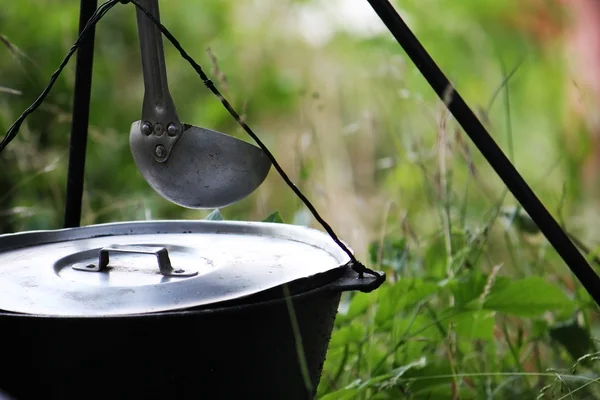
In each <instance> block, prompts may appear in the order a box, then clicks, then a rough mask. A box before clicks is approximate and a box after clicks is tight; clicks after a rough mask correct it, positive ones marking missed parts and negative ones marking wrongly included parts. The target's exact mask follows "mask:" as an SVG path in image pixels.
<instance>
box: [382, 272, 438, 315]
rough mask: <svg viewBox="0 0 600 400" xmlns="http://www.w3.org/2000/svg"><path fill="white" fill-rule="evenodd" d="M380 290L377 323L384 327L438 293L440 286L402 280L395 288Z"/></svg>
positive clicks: (385, 287) (427, 282)
mask: <svg viewBox="0 0 600 400" xmlns="http://www.w3.org/2000/svg"><path fill="white" fill-rule="evenodd" d="M382 289H383V290H382ZM378 290H379V291H380V293H379V294H378V305H377V314H376V315H375V322H376V323H377V324H378V325H379V326H382V325H384V324H386V323H391V322H392V321H393V319H394V316H395V315H396V314H397V313H398V312H400V311H402V310H404V309H405V308H407V307H410V306H413V305H415V304H416V303H418V302H420V301H421V300H424V299H426V298H427V297H429V296H431V295H433V294H435V293H437V292H438V291H439V290H440V286H439V285H438V284H437V283H436V282H429V281H424V280H422V279H402V280H400V281H398V282H396V283H395V284H394V285H393V286H384V287H383V288H379V289H378Z"/></svg>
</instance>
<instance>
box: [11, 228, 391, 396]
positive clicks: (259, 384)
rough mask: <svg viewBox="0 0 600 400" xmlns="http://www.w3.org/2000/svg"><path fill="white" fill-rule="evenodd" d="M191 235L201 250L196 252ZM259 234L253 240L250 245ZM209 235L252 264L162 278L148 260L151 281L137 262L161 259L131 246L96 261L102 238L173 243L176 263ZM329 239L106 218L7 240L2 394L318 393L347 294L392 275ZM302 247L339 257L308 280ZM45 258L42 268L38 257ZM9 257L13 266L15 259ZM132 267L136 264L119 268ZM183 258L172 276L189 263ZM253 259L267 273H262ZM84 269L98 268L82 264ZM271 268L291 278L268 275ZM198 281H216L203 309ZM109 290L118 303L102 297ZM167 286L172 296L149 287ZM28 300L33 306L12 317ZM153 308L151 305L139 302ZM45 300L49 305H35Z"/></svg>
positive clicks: (194, 267)
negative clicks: (371, 268) (362, 267)
mask: <svg viewBox="0 0 600 400" xmlns="http://www.w3.org/2000/svg"><path fill="white" fill-rule="evenodd" d="M183 232H186V233H185V234H184V233H183ZM184 235H189V236H187V237H189V238H190V240H188V242H193V241H195V242H196V243H197V244H198V247H199V249H196V248H194V249H192V250H190V249H189V248H188V247H186V246H187V243H184V242H182V241H183V239H182V238H183V236H184ZM215 235H223V236H221V239H222V241H221V242H219V241H218V240H216V241H215V240H213V239H214V238H215V237H216V236H215ZM144 236H145V238H144ZM249 237H250V238H251V240H249V242H252V243H244V242H245V241H246V242H248V240H247V239H248V238H249ZM125 239H127V240H125ZM144 239H145V240H144ZM192 239H193V240H192ZM207 240H208V242H213V243H212V246H213V249H212V250H213V253H212V254H213V255H217V254H218V248H219V246H226V243H227V242H228V241H229V242H231V244H232V247H231V249H230V253H232V254H233V255H232V254H230V255H229V256H230V257H233V258H236V259H237V258H239V257H243V258H244V259H246V260H250V261H248V263H249V264H244V265H237V268H236V269H233V266H232V265H231V260H228V261H227V260H226V261H224V263H223V265H222V266H219V265H215V264H218V263H217V262H216V260H215V259H211V254H206V253H205V256H204V260H206V261H207V262H206V263H205V265H208V266H210V268H212V269H211V270H210V271H208V272H207V271H205V270H202V266H199V265H198V264H197V263H196V264H194V263H184V264H185V268H184V269H185V273H190V274H189V275H191V276H187V277H180V278H179V277H173V278H168V279H165V278H166V276H165V275H164V273H162V272H164V271H162V272H161V273H162V275H161V273H156V271H152V270H151V269H152V268H151V267H149V268H147V269H146V270H144V271H143V274H146V275H145V276H144V277H142V275H141V274H139V271H140V270H141V269H143V268H142V267H141V266H140V265H141V264H144V265H150V264H152V263H154V264H156V261H155V260H153V259H152V258H151V257H147V256H142V257H139V255H134V257H133V258H132V255H131V254H124V256H125V257H124V258H121V259H119V258H117V257H115V256H114V255H112V258H111V260H108V252H107V251H104V252H102V251H100V253H101V254H104V257H105V258H106V260H105V261H104V262H106V263H107V264H108V266H106V265H104V266H101V268H97V267H98V265H92V266H91V267H88V266H87V265H89V264H93V263H88V261H89V260H88V259H90V258H91V257H93V255H94V254H96V255H97V254H98V248H97V247H98V246H104V243H106V242H109V243H114V242H115V241H119V242H120V243H123V242H128V243H131V242H133V243H136V249H137V250H139V246H142V245H143V246H148V245H149V243H150V244H151V245H153V246H155V247H156V246H159V247H160V246H163V248H165V249H167V250H168V249H170V250H171V253H170V255H171V259H169V262H170V261H173V262H174V264H175V261H176V259H177V257H176V256H177V254H179V255H181V254H184V256H185V257H187V258H188V259H197V258H198V255H197V254H196V253H194V252H195V251H199V252H200V253H203V252H204V251H206V252H208V249H209V247H207V246H210V245H211V244H210V243H209V244H206V241H207ZM270 241H273V248H272V250H270V252H271V253H272V254H273V257H271V258H270V260H267V259H264V260H263V261H264V262H261V258H268V257H265V254H266V253H265V251H269V250H264V251H263V252H262V253H261V251H260V250H261V249H260V247H261V246H260V245H257V244H259V243H267V244H268V243H269V242H270ZM140 242H143V244H142V245H140V244H139V243H140ZM174 242H176V243H178V245H177V246H174V245H172V243H174ZM236 242H238V246H237V247H236V246H235V245H234V244H235V243H236ZM18 243H20V244H19V245H17V244H18ZM42 243H43V244H42ZM202 243H204V244H202ZM331 243H332V242H329V241H328V238H327V237H326V236H325V235H324V234H322V233H320V232H317V231H313V230H311V229H308V228H303V227H297V226H290V225H283V224H263V223H230V222H227V223H223V222H219V223H216V222H206V221H200V222H198V221H167V222H142V223H122V224H105V225H96V226H93V227H85V228H74V229H67V230H60V231H47V232H42V233H40V232H29V233H23V234H17V235H4V236H0V282H3V283H0V309H4V310H8V309H10V311H4V312H0V329H1V332H2V333H1V337H2V344H3V349H2V352H1V354H2V356H1V360H2V361H1V363H0V365H1V367H0V389H2V390H4V391H6V392H7V393H8V394H9V395H10V396H12V397H13V399H14V400H26V399H246V398H248V399H255V398H256V399H312V398H313V397H314V395H315V392H316V388H317V385H318V383H319V380H320V377H321V372H322V368H323V363H324V361H325V356H326V352H327V347H328V344H329V340H330V336H331V332H332V329H333V323H334V320H335V316H336V313H337V308H338V305H339V302H340V295H341V293H342V292H344V291H348V290H361V291H365V292H368V291H371V290H374V289H376V288H377V287H378V286H379V285H380V284H381V283H382V281H383V279H384V276H383V275H381V278H380V279H377V278H375V277H370V276H365V277H363V278H359V277H358V276H357V274H356V273H355V272H354V271H353V270H352V269H351V268H349V267H347V266H343V265H344V260H345V259H344V255H343V254H342V253H341V252H339V251H338V250H337V247H336V246H335V245H332V244H331ZM121 246H123V245H121ZM125 246H128V245H127V244H126V245H125ZM203 246H205V247H204V248H202V247H203ZM286 246H287V247H288V248H287V249H284V248H285V247H286ZM294 246H295V247H296V250H293V248H294ZM298 246H299V247H300V248H298ZM108 247H110V246H108ZM248 248H254V249H255V250H256V251H257V253H256V256H257V258H258V261H257V262H255V263H254V264H253V265H250V264H252V263H251V261H252V257H250V256H249V255H248V254H244V251H245V250H244V249H248ZM3 249H6V250H3ZM73 249H77V250H78V251H75V252H73ZM111 249H112V250H114V249H113V248H111ZM281 249H283V250H281ZM101 250H106V247H101ZM120 250H123V248H121V249H120ZM298 250H299V251H300V254H304V255H305V256H306V260H307V262H310V261H311V259H314V258H315V257H316V256H315V254H317V253H318V254H321V253H323V254H321V255H324V256H323V257H321V258H322V259H321V261H323V260H326V259H327V258H330V262H329V265H326V264H327V263H326V262H323V264H324V265H322V266H321V267H320V268H314V266H313V268H309V267H310V265H308V264H307V265H306V270H307V272H308V275H306V273H305V274H304V275H305V276H303V275H302V273H301V270H300V269H299V268H296V267H294V266H293V265H291V264H293V262H292V261H290V260H291V259H289V260H287V261H289V264H290V265H286V263H287V261H286V260H285V258H286V255H285V254H284V253H286V252H291V253H294V252H297V251H298ZM44 251H46V252H47V253H45V254H44ZM186 251H187V253H186ZM56 252H58V253H59V254H57V255H56V256H54V257H53V256H52V254H53V253H56ZM311 252H312V253H311ZM313 253H314V254H313ZM236 254H237V255H236ZM252 254H254V253H252ZM289 255H290V256H293V255H294V254H289ZM28 257H29V258H28ZM102 257H103V256H102V255H101V256H100V259H99V261H98V262H99V264H102V263H103V261H102ZM185 257H184V258H185ZM42 258H45V259H46V260H47V262H46V263H45V265H35V262H36V261H39V260H40V259H42ZM157 258H158V259H159V260H160V258H161V256H160V255H159V256H157ZM184 258H181V257H180V259H181V260H183V259H184ZM217 258H218V257H217ZM316 258H318V257H316ZM10 260H12V261H13V262H12V263H11V265H13V267H9V265H8V264H5V261H6V262H8V261H10ZM272 260H279V261H281V262H279V261H278V262H277V263H273V262H272ZM296 262H297V264H298V265H301V264H302V260H299V262H298V260H297V261H296ZM86 263H88V264H86ZM211 263H212V264H211ZM14 264H18V266H17V267H14ZM42 264H43V263H42ZM111 264H112V267H111V266H110V265H111ZM134 264H135V268H134V270H135V271H133V272H132V271H131V270H129V271H126V268H125V267H123V265H126V266H129V265H134ZM181 264H182V263H180V264H179V266H175V265H173V268H172V271H174V272H177V271H178V270H181V269H178V268H179V267H180V266H181ZM256 265H262V266H263V271H262V272H258V271H254V270H255V269H259V268H257V267H256ZM340 265H342V266H341V267H340ZM82 266H83V267H82ZM250 266H252V268H250V269H249V267H250ZM49 267H50V269H52V271H53V274H54V276H55V278H54V282H52V279H51V278H50V275H49V274H48V271H45V272H46V274H44V273H43V272H42V270H43V269H44V268H46V269H48V268H49ZM86 267H87V268H89V269H94V268H93V267H96V269H98V271H90V272H87V271H83V270H82V269H84V268H86ZM288 267H289V268H288ZM244 268H246V269H245V270H244ZM23 269H25V270H26V271H22V270H23ZM163 269H164V270H166V267H165V266H164V265H162V266H161V270H163ZM228 269H232V271H233V273H234V274H239V275H237V277H238V280H239V282H236V281H235V279H233V278H232V279H230V280H227V279H226V280H225V282H224V283H222V286H218V285H216V283H215V282H216V281H218V280H219V277H221V278H223V277H225V278H227V277H228V276H236V275H228V272H229V271H228ZM275 269H282V270H284V273H280V275H279V277H278V278H269V279H267V278H265V277H270V276H272V275H273V273H274V271H275ZM27 270H28V271H27ZM248 271H253V272H252V273H249V272H248ZM194 272H198V273H197V274H196V275H192V274H193V273H194ZM119 274H120V275H119ZM127 274H129V275H131V276H133V275H132V274H137V276H138V278H136V279H137V281H136V282H135V284H129V285H126V284H125V283H126V279H123V277H124V276H126V275H127ZM38 277H39V279H37V278H38ZM118 277H121V280H119V278H118ZM259 278H260V279H259ZM144 279H145V281H144ZM177 279H180V280H177ZM48 280H49V281H50V282H48ZM113 281H114V282H113ZM186 281H187V282H186ZM7 282H8V283H7ZM99 282H101V283H99ZM107 282H108V283H107ZM156 282H158V283H156ZM240 282H245V285H246V286H245V287H244V284H240ZM61 285H62V286H61ZM69 285H70V286H69ZM111 285H112V286H111ZM136 285H137V286H136ZM169 285H171V286H172V287H170V286H169ZM178 286H179V287H178ZM193 288H196V289H198V288H201V289H202V288H207V290H206V291H204V293H200V294H198V295H197V296H196V298H195V299H194V298H193V296H192V297H190V298H191V300H194V301H195V302H196V303H198V304H197V305H194V306H189V300H190V298H186V293H187V292H190V290H191V289H193ZM241 288H244V289H241ZM145 289H149V290H148V291H144V290H145ZM17 290H20V292H17ZM102 291H104V292H105V293H106V296H108V297H111V296H112V298H104V299H102V298H98V295H99V294H100V293H101V292H102ZM211 291H212V292H211ZM38 292H39V293H38ZM163 292H171V295H170V296H167V297H160V298H159V296H155V297H154V298H153V297H152V296H150V295H149V294H148V293H155V294H156V293H159V294H161V295H162V293H163ZM192 292H193V290H192ZM207 292H211V293H208V294H207ZM115 293H117V294H115ZM248 293H249V294H248ZM286 293H287V294H288V295H290V294H291V296H289V297H286V296H285V294H286ZM240 294H243V295H240ZM136 296H137V297H136ZM19 306H20V308H21V309H22V310H24V311H25V312H15V311H16V310H15V309H17V308H19ZM144 306H146V307H147V308H148V309H151V310H152V311H149V312H148V311H146V312H144V311H141V309H142V308H143V307H144ZM161 307H162V308H163V309H159V308H161ZM36 308H37V309H39V310H41V311H44V312H42V313H32V312H31V311H33V310H34V309H36ZM52 310H54V312H51V311H52ZM120 311H127V313H126V314H119V312H120ZM131 311H134V312H131ZM52 314H54V315H52ZM60 314H64V315H60Z"/></svg>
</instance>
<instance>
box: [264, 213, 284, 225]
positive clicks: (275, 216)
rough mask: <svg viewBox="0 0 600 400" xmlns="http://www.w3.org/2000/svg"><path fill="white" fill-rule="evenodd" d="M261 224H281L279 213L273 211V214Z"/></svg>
mask: <svg viewBox="0 0 600 400" xmlns="http://www.w3.org/2000/svg"><path fill="white" fill-rule="evenodd" d="M262 222H274V223H278V224H283V219H282V218H281V215H280V214H279V211H275V212H274V213H272V214H271V215H269V216H268V217H267V218H265V219H263V221H262Z"/></svg>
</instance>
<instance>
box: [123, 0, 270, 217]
mask: <svg viewBox="0 0 600 400" xmlns="http://www.w3.org/2000/svg"><path fill="white" fill-rule="evenodd" d="M140 4H141V5H142V6H143V7H144V8H146V9H147V10H148V11H149V12H150V13H151V14H152V15H153V16H154V17H155V18H156V19H157V20H160V17H159V9H158V0H141V1H140ZM137 24H138V32H139V37H140V49H141V55H142V70H143V75H144V90H145V93H144V103H143V107H142V119H141V120H140V121H136V122H134V123H133V124H132V126H131V132H130V135H129V145H130V148H131V153H132V154H133V158H134V160H135V163H136V165H137V167H138V169H139V170H140V172H141V173H142V175H143V176H144V179H146V181H147V182H148V183H149V184H150V186H151V187H152V188H153V189H154V190H155V191H156V192H158V193H159V194H160V195H161V196H162V197H164V198H165V199H167V200H169V201H171V202H173V203H176V204H178V205H180V206H183V207H187V208H216V207H224V206H227V205H230V204H233V203H235V202H236V201H239V200H241V199H243V198H244V197H246V196H248V195H249V194H250V193H252V192H253V191H254V190H255V189H256V188H258V187H259V186H260V185H261V184H262V182H263V181H264V179H265V178H266V176H267V174H268V173H269V170H270V168H271V161H270V160H269V158H268V157H267V156H266V154H265V153H264V152H263V151H262V150H261V149H260V148H258V147H256V146H254V145H252V144H250V143H247V142H244V141H242V140H239V139H236V138H234V137H232V136H229V135H225V134H223V133H220V132H216V131H213V130H209V129H205V128H199V127H197V126H192V125H188V124H184V123H182V122H180V120H179V117H178V116H177V110H176V109H175V104H174V103H173V99H172V98H171V95H170V93H169V88H168V85H167V72H166V68H165V57H164V51H163V44H162V34H161V32H160V30H159V29H158V28H157V27H156V25H155V24H154V23H153V22H152V20H151V19H150V18H148V16H147V15H146V14H144V12H143V11H141V10H139V9H137Z"/></svg>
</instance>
